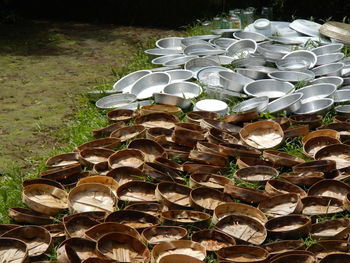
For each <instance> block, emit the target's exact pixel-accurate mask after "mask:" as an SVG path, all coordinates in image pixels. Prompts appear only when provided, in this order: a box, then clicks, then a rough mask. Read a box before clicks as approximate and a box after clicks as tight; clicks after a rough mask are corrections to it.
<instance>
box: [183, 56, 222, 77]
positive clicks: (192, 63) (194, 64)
mask: <svg viewBox="0 0 350 263" xmlns="http://www.w3.org/2000/svg"><path fill="white" fill-rule="evenodd" d="M209 66H219V64H218V63H216V62H215V61H213V60H210V59H207V58H193V59H191V60H189V61H187V62H186V63H185V67H184V68H185V69H186V70H189V71H192V72H193V75H194V76H196V75H197V72H198V71H199V70H201V69H202V68H205V67H209Z"/></svg>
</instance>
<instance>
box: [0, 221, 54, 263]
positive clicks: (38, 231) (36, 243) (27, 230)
mask: <svg viewBox="0 0 350 263" xmlns="http://www.w3.org/2000/svg"><path fill="white" fill-rule="evenodd" d="M1 237H4V238H15V239H18V240H20V241H22V242H24V243H25V244H26V246H27V249H28V256H29V257H30V258H32V259H33V258H36V259H38V258H39V257H40V256H42V255H44V254H45V253H46V252H47V251H48V250H49V249H50V248H51V245H52V238H51V235H50V232H49V231H48V230H46V229H45V228H43V227H40V226H21V227H17V228H14V229H11V230H9V231H8V232H6V233H5V234H3V235H2V236H1Z"/></svg>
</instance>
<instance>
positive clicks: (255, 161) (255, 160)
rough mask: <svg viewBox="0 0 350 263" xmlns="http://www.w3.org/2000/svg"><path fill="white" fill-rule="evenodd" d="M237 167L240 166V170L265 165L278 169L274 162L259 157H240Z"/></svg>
mask: <svg viewBox="0 0 350 263" xmlns="http://www.w3.org/2000/svg"><path fill="white" fill-rule="evenodd" d="M236 165H237V166H238V168H239V169H242V168H246V167H251V166H255V165H264V166H270V167H274V168H277V167H278V166H275V165H274V164H273V163H272V162H270V161H266V160H263V159H260V158H259V157H246V156H241V157H239V158H238V159H237V161H236Z"/></svg>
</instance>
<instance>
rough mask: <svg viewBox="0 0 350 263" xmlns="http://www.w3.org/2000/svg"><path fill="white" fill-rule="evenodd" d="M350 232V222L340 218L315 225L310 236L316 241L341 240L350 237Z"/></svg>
mask: <svg viewBox="0 0 350 263" xmlns="http://www.w3.org/2000/svg"><path fill="white" fill-rule="evenodd" d="M349 232H350V220H349V219H346V218H338V219H333V220H326V221H323V222H320V223H317V224H313V225H312V229H311V232H310V235H311V237H312V238H314V239H326V240H330V239H336V240H341V239H345V238H346V237H348V234H349Z"/></svg>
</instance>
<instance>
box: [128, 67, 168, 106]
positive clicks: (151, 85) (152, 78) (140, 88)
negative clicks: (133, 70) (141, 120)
mask: <svg viewBox="0 0 350 263" xmlns="http://www.w3.org/2000/svg"><path fill="white" fill-rule="evenodd" d="M169 82H170V75H169V74H167V73H163V72H156V73H151V74H149V75H146V76H144V77H142V78H141V79H139V80H138V81H137V82H135V84H134V85H133V86H132V87H131V91H130V93H131V94H134V95H136V96H137V99H139V100H142V99H147V98H150V97H152V96H153V93H155V92H161V91H162V90H163V88H164V87H165V86H166V85H167V84H169Z"/></svg>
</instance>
